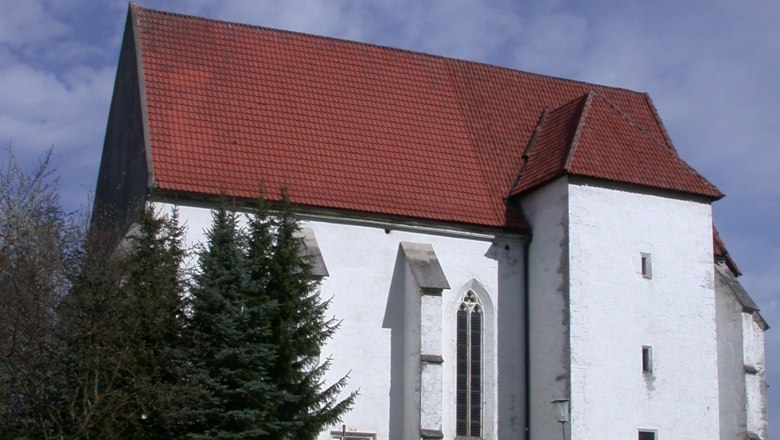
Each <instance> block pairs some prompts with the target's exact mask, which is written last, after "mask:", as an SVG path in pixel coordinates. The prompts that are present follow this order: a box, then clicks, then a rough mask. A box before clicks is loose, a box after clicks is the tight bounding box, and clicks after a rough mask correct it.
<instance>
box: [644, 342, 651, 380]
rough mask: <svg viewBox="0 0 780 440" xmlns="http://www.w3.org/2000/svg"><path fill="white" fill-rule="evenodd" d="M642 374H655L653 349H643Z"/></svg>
mask: <svg viewBox="0 0 780 440" xmlns="http://www.w3.org/2000/svg"><path fill="white" fill-rule="evenodd" d="M642 372H644V373H652V372H653V348H652V347H648V346H646V345H645V346H643V347H642Z"/></svg>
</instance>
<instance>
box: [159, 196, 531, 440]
mask: <svg viewBox="0 0 780 440" xmlns="http://www.w3.org/2000/svg"><path fill="white" fill-rule="evenodd" d="M157 206H159V208H160V210H161V211H162V212H168V211H170V210H171V209H172V208H173V205H171V204H167V203H158V204H157ZM179 212H180V216H181V219H182V220H183V222H186V225H187V227H188V232H187V235H186V241H187V243H188V244H195V243H198V242H202V241H203V238H204V231H205V230H206V229H207V228H208V227H209V225H210V223H211V215H210V211H209V210H208V209H205V208H203V207H193V206H179ZM304 220H305V221H304V224H305V226H306V227H307V228H311V229H312V230H313V231H314V234H315V235H316V239H317V241H318V243H319V246H320V250H321V252H322V256H323V258H324V260H325V264H326V265H327V268H328V271H329V273H330V276H329V277H327V278H325V279H324V281H323V283H322V296H323V298H332V302H331V307H330V309H329V312H330V313H332V314H333V316H335V317H336V318H337V319H340V320H342V323H341V327H340V328H339V330H338V331H337V333H336V335H335V337H334V339H333V340H332V341H331V342H330V343H329V344H328V345H327V346H326V347H325V348H324V350H323V360H324V358H325V357H326V356H328V355H332V356H333V363H332V366H331V368H330V370H329V374H328V375H329V377H328V378H327V382H328V383H332V382H333V381H335V380H336V379H338V378H340V377H341V376H343V375H345V374H347V373H349V376H350V378H349V390H348V391H351V390H354V389H359V390H360V396H359V397H358V398H357V401H356V404H355V407H354V409H353V410H352V411H351V412H350V413H348V414H347V415H346V416H345V417H344V422H345V424H346V425H347V429H348V430H355V431H361V432H371V433H376V434H377V437H376V438H377V439H391V438H392V439H398V438H402V437H405V435H404V434H403V432H404V427H408V426H409V424H410V423H414V420H410V419H409V415H408V408H409V406H408V404H407V403H405V402H407V401H408V396H405V395H404V388H407V389H408V388H409V385H410V384H409V381H410V380H413V377H410V376H412V375H405V373H404V364H405V363H407V364H408V359H406V358H407V357H408V354H407V353H404V351H405V348H404V347H405V345H404V333H405V331H404V328H405V327H406V326H407V322H405V321H404V319H405V316H404V295H405V292H406V291H408V290H409V289H411V287H410V286H409V283H413V282H412V281H411V280H408V279H407V278H408V276H407V275H406V273H407V272H408V271H407V270H406V262H405V259H404V254H403V252H400V251H399V244H400V243H401V242H412V243H429V244H431V245H432V246H433V248H434V250H435V252H436V256H437V257H438V260H439V262H440V264H441V266H442V269H443V271H444V274H445V276H446V277H447V280H448V282H449V285H450V286H451V289H449V290H444V291H443V294H442V297H441V304H442V324H441V327H442V328H441V334H442V337H441V339H442V344H441V346H442V353H441V355H442V357H443V359H444V363H443V364H442V366H443V368H442V375H443V378H442V395H443V402H442V409H443V411H442V427H441V429H442V432H443V433H444V438H445V439H454V438H455V383H456V381H455V329H456V328H455V316H456V315H455V313H456V311H457V306H458V302H459V300H460V295H462V294H463V293H464V292H465V290H467V289H468V288H469V287H472V288H473V289H474V290H476V291H478V292H477V294H478V295H482V297H481V299H482V300H483V306H485V308H486V309H488V308H489V310H486V318H487V319H486V323H485V325H486V326H489V327H488V328H486V329H485V335H486V337H485V343H486V347H485V352H484V354H483V355H484V358H485V366H484V368H485V372H484V374H485V380H484V383H485V387H486V388H485V390H484V395H485V402H484V408H485V422H484V423H485V428H484V438H485V439H496V438H499V437H498V435H499V434H500V438H520V437H521V435H522V433H523V429H524V426H525V422H524V414H525V390H524V368H525V367H524V365H525V362H524V360H523V358H522V357H523V346H522V344H523V332H524V323H523V317H524V313H523V295H522V291H523V241H522V240H521V239H519V238H517V237H511V236H504V237H497V236H495V235H485V234H468V233H464V232H455V231H449V232H447V231H435V230H433V229H431V230H422V229H415V228H399V227H397V226H388V225H383V224H370V223H366V222H363V223H359V222H346V221H343V220H342V221H338V220H327V219H321V218H320V219H315V218H305V219H304ZM386 228H387V229H386ZM406 319H407V320H408V321H414V319H415V318H414V317H407V318H406ZM407 346H408V345H407ZM405 376H407V377H405ZM499 382H500V383H501V387H500V388H499V387H498V386H497V384H498V383H499ZM411 385H412V388H414V384H413V383H412V384H411ZM418 388H419V387H418ZM412 397H413V396H412ZM405 412H406V414H405ZM338 429H340V426H339V427H338ZM407 435H408V434H407ZM321 438H323V439H324V438H329V436H328V435H327V434H323V436H322V437H321Z"/></svg>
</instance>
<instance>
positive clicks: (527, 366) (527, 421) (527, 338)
mask: <svg viewBox="0 0 780 440" xmlns="http://www.w3.org/2000/svg"><path fill="white" fill-rule="evenodd" d="M532 239H533V234H532V233H529V234H528V240H527V241H526V242H525V246H524V247H525V255H523V287H524V290H525V295H524V298H523V308H524V313H525V320H524V321H525V322H524V324H523V325H524V327H525V335H524V338H525V347H523V349H524V350H525V353H524V355H523V356H524V358H525V440H531V358H530V353H531V332H530V329H531V324H530V322H529V319H530V317H531V312H530V310H529V307H528V306H529V303H530V300H529V297H530V296H531V292H530V291H529V290H528V289H529V286H530V282H529V280H528V275H529V272H530V270H529V263H528V262H529V260H530V255H529V251H530V249H531V240H532Z"/></svg>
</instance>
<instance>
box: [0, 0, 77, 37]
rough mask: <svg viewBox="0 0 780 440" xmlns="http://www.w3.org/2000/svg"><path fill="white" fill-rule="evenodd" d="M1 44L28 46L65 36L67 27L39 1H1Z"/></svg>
mask: <svg viewBox="0 0 780 440" xmlns="http://www.w3.org/2000/svg"><path fill="white" fill-rule="evenodd" d="M0 11H2V14H0V44H9V45H12V46H28V45H31V44H35V43H38V42H41V41H46V40H49V39H51V38H52V37H57V36H60V35H62V34H64V33H65V32H66V30H67V26H66V25H65V24H64V23H63V22H62V21H60V20H58V19H56V18H55V17H53V16H52V15H51V14H50V13H49V12H48V11H47V10H45V9H44V7H43V4H42V3H41V2H40V1H38V0H25V1H17V0H0Z"/></svg>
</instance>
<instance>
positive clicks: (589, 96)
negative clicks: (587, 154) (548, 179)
mask: <svg viewBox="0 0 780 440" xmlns="http://www.w3.org/2000/svg"><path fill="white" fill-rule="evenodd" d="M594 95H596V91H595V90H589V91H588V92H587V93H585V94H584V95H582V96H584V97H585V103H584V104H583V106H582V110H580V118H579V122H577V128H576V129H575V130H574V136H573V137H572V139H571V145H569V153H568V154H567V155H566V162H565V163H564V165H563V169H564V170H565V171H566V172H567V173H568V172H569V168H570V166H571V161H572V159H573V158H574V152H575V151H576V149H577V145H579V143H580V135H581V134H582V130H584V129H585V121H586V120H587V119H588V113H589V111H590V105H591V103H592V102H593V96H594ZM582 96H580V97H579V98H578V99H582Z"/></svg>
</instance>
